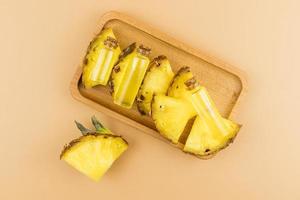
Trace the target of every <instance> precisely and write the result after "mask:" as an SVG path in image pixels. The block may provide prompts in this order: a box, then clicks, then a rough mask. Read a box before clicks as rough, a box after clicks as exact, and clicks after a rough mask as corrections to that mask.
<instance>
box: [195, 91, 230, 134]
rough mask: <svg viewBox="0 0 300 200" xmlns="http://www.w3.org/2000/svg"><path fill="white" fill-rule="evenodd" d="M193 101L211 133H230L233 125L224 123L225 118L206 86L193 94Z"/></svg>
mask: <svg viewBox="0 0 300 200" xmlns="http://www.w3.org/2000/svg"><path fill="white" fill-rule="evenodd" d="M191 102H192V104H193V106H194V108H195V110H196V112H197V114H198V116H199V117H200V119H201V120H204V121H205V122H206V123H205V124H206V126H207V128H208V129H210V132H211V133H219V134H222V135H227V134H228V129H231V127H230V126H228V125H229V124H227V123H224V122H225V119H224V118H223V117H222V116H221V115H220V114H219V112H218V110H217V107H216V106H215V105H214V103H213V101H212V99H211V98H210V97H209V95H208V93H207V91H206V89H205V88H204V87H201V88H200V89H199V90H198V91H196V92H195V93H194V94H192V97H191Z"/></svg>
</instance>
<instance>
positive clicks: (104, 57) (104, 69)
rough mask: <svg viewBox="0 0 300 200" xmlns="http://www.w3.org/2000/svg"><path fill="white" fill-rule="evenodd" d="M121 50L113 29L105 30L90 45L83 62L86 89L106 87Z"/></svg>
mask: <svg viewBox="0 0 300 200" xmlns="http://www.w3.org/2000/svg"><path fill="white" fill-rule="evenodd" d="M120 53H121V49H120V47H119V45H118V42H117V40H116V37H115V35H114V33H113V31H112V29H111V28H108V29H104V30H103V31H101V33H100V34H99V35H97V36H96V37H95V38H94V40H93V41H92V42H91V43H90V45H89V47H88V50H87V54H86V56H85V58H84V61H83V75H82V82H83V85H84V86H85V87H86V88H91V87H94V86H96V85H106V84H107V82H108V80H109V77H110V74H111V71H112V68H113V66H114V64H115V63H116V62H117V61H118V58H119V55H120Z"/></svg>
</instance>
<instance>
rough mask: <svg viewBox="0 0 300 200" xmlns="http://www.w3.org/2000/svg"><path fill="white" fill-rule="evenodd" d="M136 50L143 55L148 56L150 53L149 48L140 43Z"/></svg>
mask: <svg viewBox="0 0 300 200" xmlns="http://www.w3.org/2000/svg"><path fill="white" fill-rule="evenodd" d="M136 51H137V52H138V53H140V54H142V55H144V56H148V55H149V54H150V53H151V49H150V48H149V47H146V46H143V45H140V46H139V47H138V48H137V50H136Z"/></svg>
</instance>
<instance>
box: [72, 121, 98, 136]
mask: <svg viewBox="0 0 300 200" xmlns="http://www.w3.org/2000/svg"><path fill="white" fill-rule="evenodd" d="M75 124H76V126H77V128H78V129H79V130H80V132H81V133H82V135H86V134H88V133H95V131H92V130H90V129H87V128H85V127H84V126H83V125H82V124H81V123H79V122H77V121H76V120H75Z"/></svg>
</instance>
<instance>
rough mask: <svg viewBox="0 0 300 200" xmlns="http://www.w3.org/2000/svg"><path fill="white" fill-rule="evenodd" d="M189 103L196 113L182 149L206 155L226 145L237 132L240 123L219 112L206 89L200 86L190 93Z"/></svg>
mask: <svg viewBox="0 0 300 200" xmlns="http://www.w3.org/2000/svg"><path fill="white" fill-rule="evenodd" d="M191 103H192V105H193V107H194V108H195V110H196V111H197V114H198V115H197V118H196V120H195V122H194V125H193V127H192V130H191V132H190V134H189V136H188V138H187V141H186V143H185V146H184V149H183V150H184V151H185V152H189V153H193V154H196V155H199V156H208V155H212V154H215V153H217V152H218V151H220V150H221V149H223V148H225V147H226V146H228V145H229V144H230V143H231V142H232V141H233V139H234V138H235V136H236V134H237V133H238V131H239V129H240V125H238V124H236V123H234V122H232V121H230V120H227V119H225V118H223V117H222V116H221V115H220V114H219V112H218V110H217V108H216V106H215V105H214V103H213V101H212V99H211V98H210V96H209V95H208V93H207V90H206V89H205V88H204V87H202V86H200V88H199V89H198V91H196V92H195V93H194V94H192V95H191Z"/></svg>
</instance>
